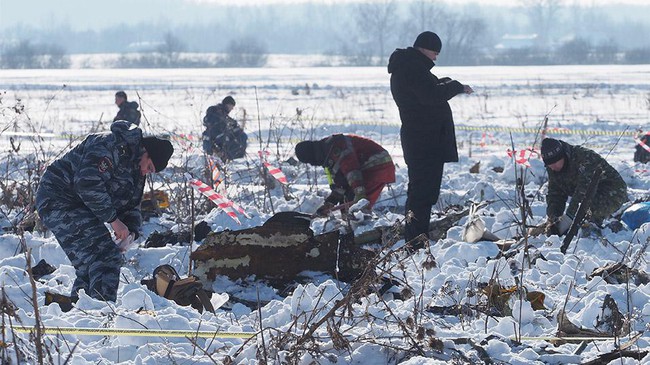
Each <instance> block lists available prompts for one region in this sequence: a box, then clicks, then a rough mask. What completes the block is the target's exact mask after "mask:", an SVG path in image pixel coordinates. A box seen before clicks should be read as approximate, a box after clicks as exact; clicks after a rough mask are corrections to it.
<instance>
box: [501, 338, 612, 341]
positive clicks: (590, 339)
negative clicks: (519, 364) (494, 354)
mask: <svg viewBox="0 0 650 365" xmlns="http://www.w3.org/2000/svg"><path fill="white" fill-rule="evenodd" d="M616 339H617V337H519V340H520V341H614V340H616ZM618 339H619V340H620V339H621V337H618ZM510 340H512V341H517V338H516V337H510Z"/></svg>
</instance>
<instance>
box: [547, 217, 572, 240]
mask: <svg viewBox="0 0 650 365" xmlns="http://www.w3.org/2000/svg"><path fill="white" fill-rule="evenodd" d="M549 223H550V224H549V229H548V230H547V234H548V235H551V234H557V235H558V236H563V235H564V234H565V233H567V231H568V230H569V228H571V223H573V218H571V217H569V216H568V215H566V214H564V215H563V216H561V217H560V218H556V219H552V218H549Z"/></svg>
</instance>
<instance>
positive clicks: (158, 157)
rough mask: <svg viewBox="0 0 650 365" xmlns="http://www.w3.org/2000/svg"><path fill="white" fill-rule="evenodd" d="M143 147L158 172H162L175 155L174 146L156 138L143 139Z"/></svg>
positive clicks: (165, 140) (167, 141)
mask: <svg viewBox="0 0 650 365" xmlns="http://www.w3.org/2000/svg"><path fill="white" fill-rule="evenodd" d="M142 147H144V149H145V150H147V153H148V154H149V158H151V161H152V162H153V165H154V166H155V167H156V172H160V171H162V170H164V169H165V167H167V162H169V158H170V157H172V154H173V153H174V146H172V143H171V142H170V141H169V140H167V139H162V138H158V137H155V136H147V137H142Z"/></svg>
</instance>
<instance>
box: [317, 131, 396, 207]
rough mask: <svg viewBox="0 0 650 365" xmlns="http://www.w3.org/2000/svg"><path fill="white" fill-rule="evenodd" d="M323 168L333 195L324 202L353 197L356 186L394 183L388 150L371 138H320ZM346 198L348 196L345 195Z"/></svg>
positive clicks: (393, 172) (337, 135)
mask: <svg viewBox="0 0 650 365" xmlns="http://www.w3.org/2000/svg"><path fill="white" fill-rule="evenodd" d="M321 143H322V144H323V151H324V153H325V162H324V164H323V167H325V168H326V169H327V171H329V174H331V178H332V186H331V188H332V191H333V194H332V195H331V196H330V197H329V198H328V199H326V200H327V201H330V202H333V203H338V202H340V201H341V200H342V199H340V198H342V197H343V196H347V195H352V196H354V192H355V191H359V188H362V189H364V191H365V188H366V187H369V186H371V185H376V184H378V183H384V184H389V183H392V182H395V165H394V164H393V160H392V159H391V157H390V154H389V153H388V151H386V150H385V149H384V148H383V147H381V146H380V145H378V144H377V143H375V142H374V141H372V140H370V139H367V138H363V137H360V136H355V135H343V134H334V135H331V136H329V137H327V138H325V139H322V140H321ZM347 197H348V198H349V196H347Z"/></svg>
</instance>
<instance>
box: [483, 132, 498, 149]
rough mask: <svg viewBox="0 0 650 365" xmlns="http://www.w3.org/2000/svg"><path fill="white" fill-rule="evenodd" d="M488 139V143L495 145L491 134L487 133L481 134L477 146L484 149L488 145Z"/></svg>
mask: <svg viewBox="0 0 650 365" xmlns="http://www.w3.org/2000/svg"><path fill="white" fill-rule="evenodd" d="M488 138H489V139H490V143H491V144H492V143H495V144H496V139H494V135H493V134H492V133H487V132H483V134H482V135H481V141H480V142H479V145H480V146H481V147H485V146H486V145H487V144H488Z"/></svg>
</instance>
